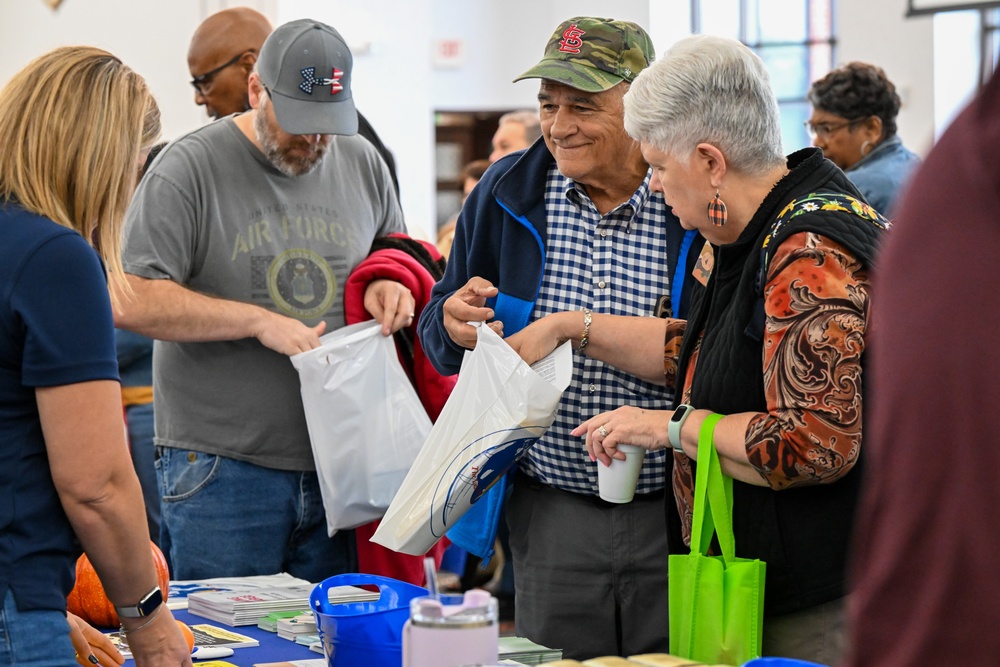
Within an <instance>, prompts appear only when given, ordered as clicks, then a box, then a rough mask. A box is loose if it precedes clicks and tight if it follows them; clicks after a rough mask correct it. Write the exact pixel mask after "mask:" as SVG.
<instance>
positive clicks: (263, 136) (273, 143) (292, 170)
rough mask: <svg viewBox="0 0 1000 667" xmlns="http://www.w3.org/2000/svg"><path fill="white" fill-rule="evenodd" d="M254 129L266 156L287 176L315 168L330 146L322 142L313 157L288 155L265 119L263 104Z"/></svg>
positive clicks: (254, 123)
mask: <svg viewBox="0 0 1000 667" xmlns="http://www.w3.org/2000/svg"><path fill="white" fill-rule="evenodd" d="M253 129H254V132H255V133H256V134H257V143H259V144H260V147H261V150H262V151H263V153H264V157H266V158H267V159H268V161H269V162H270V163H271V164H273V165H274V168H275V169H277V170H278V171H280V172H281V173H283V174H285V175H286V176H302V175H304V174H308V173H309V172H311V171H313V170H315V169H316V167H318V166H319V163H320V162H322V161H323V157H324V156H325V155H326V152H327V150H329V148H330V146H329V144H320V145H319V146H317V148H316V153H315V154H314V155H313V156H311V157H302V158H291V157H288V156H287V155H285V153H284V152H283V151H282V149H281V146H280V145H279V144H278V138H277V137H276V136H275V134H274V132H272V131H271V128H270V127H268V124H267V121H266V120H265V119H264V107H263V106H261V107H260V108H259V109H257V114H256V115H255V116H254V119H253Z"/></svg>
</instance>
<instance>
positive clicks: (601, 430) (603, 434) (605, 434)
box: [597, 424, 608, 438]
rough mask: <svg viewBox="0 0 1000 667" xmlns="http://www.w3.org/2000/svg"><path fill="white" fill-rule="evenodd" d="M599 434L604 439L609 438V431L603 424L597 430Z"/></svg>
mask: <svg viewBox="0 0 1000 667" xmlns="http://www.w3.org/2000/svg"><path fill="white" fill-rule="evenodd" d="M597 432H598V433H600V434H601V437H602V438H606V437H608V429H606V428H604V425H603V424H602V425H601V427H600V428H599V429H597Z"/></svg>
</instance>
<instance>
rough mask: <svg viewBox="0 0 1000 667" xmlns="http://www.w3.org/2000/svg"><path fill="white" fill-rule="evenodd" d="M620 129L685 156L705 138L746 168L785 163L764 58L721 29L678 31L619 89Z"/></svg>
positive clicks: (756, 170)
mask: <svg viewBox="0 0 1000 667" xmlns="http://www.w3.org/2000/svg"><path fill="white" fill-rule="evenodd" d="M625 130H626V131H627V132H628V133H629V135H631V136H632V138H633V139H635V140H636V141H639V142H642V143H646V144H651V145H653V146H655V147H656V148H657V149H659V150H661V151H663V152H664V153H667V154H668V155H671V156H672V157H674V158H675V159H677V160H679V161H682V162H684V163H687V162H688V160H689V159H690V157H691V154H692V153H693V152H694V149H695V147H696V146H697V145H698V144H700V143H708V144H711V145H713V146H715V147H716V148H718V149H719V150H720V151H722V153H723V155H725V156H726V161H727V163H728V164H729V165H730V166H731V167H732V168H733V169H735V170H736V171H740V172H742V173H746V174H748V175H761V174H763V173H766V172H767V171H769V170H770V169H773V168H774V167H776V166H780V165H783V164H785V157H784V155H783V153H782V150H781V127H780V121H779V115H778V100H777V98H776V97H775V95H774V91H773V90H772V89H771V81H770V78H769V77H768V75H767V70H766V69H765V68H764V63H763V61H761V59H760V57H758V56H757V54H755V53H754V52H753V51H751V50H750V49H749V48H747V47H746V46H745V45H744V44H741V43H740V42H738V41H736V40H734V39H728V38H725V37H714V36H709V35H695V36H692V37H687V38H685V39H682V40H680V41H679V42H677V43H676V44H674V46H672V47H671V48H670V49H669V50H668V51H667V53H666V55H665V56H664V57H663V58H662V59H660V60H658V61H656V62H654V63H653V64H652V65H650V66H649V67H647V68H646V69H644V70H643V71H642V72H640V73H639V75H638V76H637V77H636V79H635V81H634V82H633V83H632V86H631V89H630V90H629V92H628V93H626V95H625Z"/></svg>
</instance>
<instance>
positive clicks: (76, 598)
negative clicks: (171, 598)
mask: <svg viewBox="0 0 1000 667" xmlns="http://www.w3.org/2000/svg"><path fill="white" fill-rule="evenodd" d="M149 546H150V549H151V550H152V552H153V564H154V565H155V566H156V579H157V581H158V582H159V584H160V590H161V591H163V599H164V600H166V599H167V593H168V590H169V587H170V573H169V572H168V571H167V560H166V559H165V558H164V557H163V552H162V551H160V548H159V547H157V546H156V544H154V543H153V542H150V543H149ZM66 606H67V608H68V609H69V611H71V612H72V613H74V614H76V615H77V616H79V617H80V618H82V619H84V620H85V621H87V622H89V623H90V624H91V625H96V626H97V627H99V628H116V627H118V613H117V612H115V606H114V605H113V604H112V603H111V601H110V600H108V596H107V594H106V593H105V592H104V586H103V585H102V584H101V580H100V579H99V578H98V577H97V572H96V571H95V570H94V566H93V565H91V564H90V559H89V558H87V554H83V555H81V556H80V558H79V559H77V561H76V584H75V585H74V586H73V590H72V591H70V593H69V597H68V598H66Z"/></svg>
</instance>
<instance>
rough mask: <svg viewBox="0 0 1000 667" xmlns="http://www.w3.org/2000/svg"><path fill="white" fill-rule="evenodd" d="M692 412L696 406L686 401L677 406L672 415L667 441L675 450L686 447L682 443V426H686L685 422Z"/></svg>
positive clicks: (668, 425)
mask: <svg viewBox="0 0 1000 667" xmlns="http://www.w3.org/2000/svg"><path fill="white" fill-rule="evenodd" d="M692 412H694V408H693V407H692V406H690V405H688V404H687V403H685V404H683V405H679V406H677V409H676V410H674V414H673V415H672V416H671V417H670V423H668V424H667V442H669V443H670V446H671V447H673V448H674V450H675V451H678V452H683V451H684V447H683V446H682V445H681V427H682V426H684V422H685V421H687V418H688V417H689V416H691V413H692Z"/></svg>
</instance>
